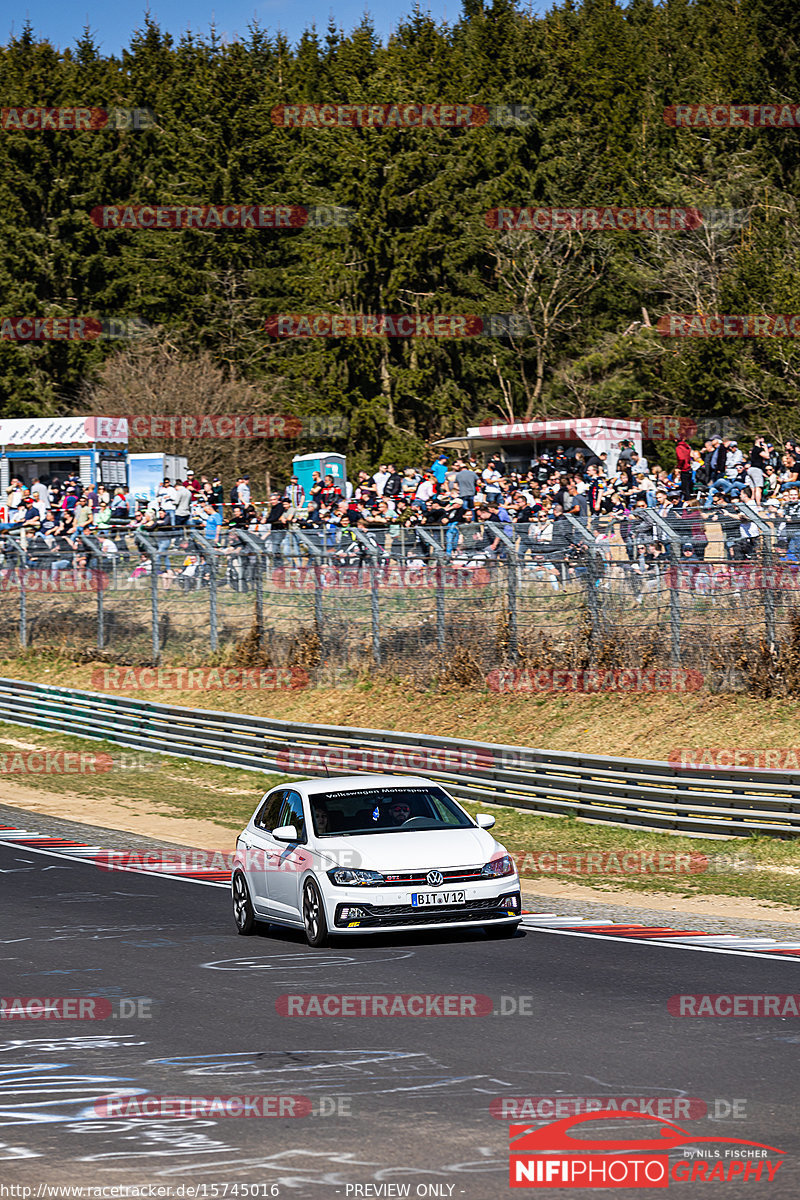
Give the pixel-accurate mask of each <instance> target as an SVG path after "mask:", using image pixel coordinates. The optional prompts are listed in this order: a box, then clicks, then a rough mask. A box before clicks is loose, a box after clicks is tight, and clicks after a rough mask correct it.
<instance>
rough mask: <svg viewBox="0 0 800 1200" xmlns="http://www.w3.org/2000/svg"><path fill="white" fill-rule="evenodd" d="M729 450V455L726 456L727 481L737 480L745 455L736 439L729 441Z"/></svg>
mask: <svg viewBox="0 0 800 1200" xmlns="http://www.w3.org/2000/svg"><path fill="white" fill-rule="evenodd" d="M727 449H728V453H727V454H726V455H725V477H726V478H727V479H736V478H737V477H738V471H739V467H740V466H741V465H742V463H743V462H744V455H743V454H742V452H741V450H740V449H739V443H738V442H737V441H736V440H735V439H734V438H731V439H730V440H729V442H728V447H727Z"/></svg>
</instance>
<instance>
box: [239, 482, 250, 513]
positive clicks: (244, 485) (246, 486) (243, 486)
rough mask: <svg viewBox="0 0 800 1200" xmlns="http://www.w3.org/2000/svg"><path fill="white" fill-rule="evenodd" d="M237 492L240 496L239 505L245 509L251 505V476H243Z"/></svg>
mask: <svg viewBox="0 0 800 1200" xmlns="http://www.w3.org/2000/svg"><path fill="white" fill-rule="evenodd" d="M236 490H237V492H238V494H239V503H240V504H241V505H243V506H244V507H245V508H246V507H247V505H248V504H249V503H250V476H249V475H243V476H242V478H241V479H240V480H239V482H238V484H237V485H236Z"/></svg>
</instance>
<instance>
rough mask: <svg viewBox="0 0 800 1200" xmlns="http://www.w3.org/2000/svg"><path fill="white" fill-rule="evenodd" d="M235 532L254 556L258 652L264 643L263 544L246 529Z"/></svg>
mask: <svg viewBox="0 0 800 1200" xmlns="http://www.w3.org/2000/svg"><path fill="white" fill-rule="evenodd" d="M236 532H237V533H238V535H239V537H240V538H241V539H242V541H243V542H244V543H245V545H246V546H249V547H250V549H251V550H252V551H253V553H254V554H255V556H256V631H257V634H258V648H259V650H260V649H261V647H262V645H263V641H264V544H263V542H260V541H259V540H258V538H257V537H254V536H253V534H252V533H248V531H247V530H246V529H237V531H236Z"/></svg>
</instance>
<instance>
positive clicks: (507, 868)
mask: <svg viewBox="0 0 800 1200" xmlns="http://www.w3.org/2000/svg"><path fill="white" fill-rule="evenodd" d="M513 874H514V862H513V860H512V858H511V856H510V855H509V854H504V855H503V857H502V858H493V859H492V861H491V862H488V863H487V864H486V866H485V867H484V868H483V870H482V871H481V875H487V876H490V877H491V878H493V879H496V878H497V877H498V876H501V875H513Z"/></svg>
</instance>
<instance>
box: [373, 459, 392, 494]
mask: <svg viewBox="0 0 800 1200" xmlns="http://www.w3.org/2000/svg"><path fill="white" fill-rule="evenodd" d="M388 478H389V472H388V471H387V470H386V467H385V466H380V467H378V470H377V471H376V472H375V474H374V475H373V476H372V482H373V483H374V484H375V490H376V492H377V493H378V496H379V497H380V496H382V495H383V489H384V487H385V486H386V480H387V479H388Z"/></svg>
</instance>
